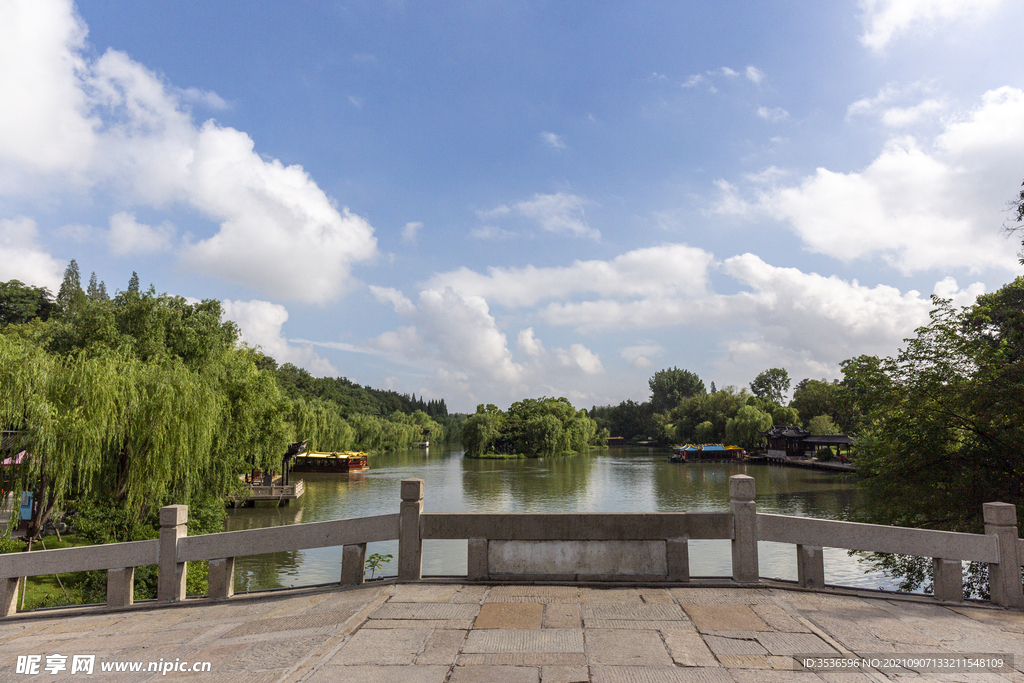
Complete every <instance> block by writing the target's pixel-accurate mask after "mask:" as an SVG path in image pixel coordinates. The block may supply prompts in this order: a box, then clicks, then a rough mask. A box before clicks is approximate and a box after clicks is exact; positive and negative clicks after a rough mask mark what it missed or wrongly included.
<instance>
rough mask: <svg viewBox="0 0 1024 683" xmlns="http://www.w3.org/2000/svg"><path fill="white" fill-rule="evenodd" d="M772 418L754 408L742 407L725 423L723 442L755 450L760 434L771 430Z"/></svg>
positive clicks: (759, 441)
mask: <svg viewBox="0 0 1024 683" xmlns="http://www.w3.org/2000/svg"><path fill="white" fill-rule="evenodd" d="M771 426H772V416H771V415H769V414H768V413H765V412H762V411H760V410H758V409H757V408H755V407H754V406H743V407H742V408H740V409H739V410H738V411H737V412H736V417H732V418H729V419H728V420H727V421H726V423H725V440H726V441H728V442H729V443H730V444H737V445H740V446H743V447H744V448H756V447H757V446H758V445H759V444H760V443H761V441H762V437H761V432H763V431H765V430H768V429H771Z"/></svg>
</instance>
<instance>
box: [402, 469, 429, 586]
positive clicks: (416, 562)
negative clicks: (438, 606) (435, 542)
mask: <svg viewBox="0 0 1024 683" xmlns="http://www.w3.org/2000/svg"><path fill="white" fill-rule="evenodd" d="M421 514H423V480H422V479H403V480H402V507H401V513H400V523H399V531H398V534H399V535H398V580H399V581H419V580H420V578H422V575H423V541H422V539H421V538H420V515H421Z"/></svg>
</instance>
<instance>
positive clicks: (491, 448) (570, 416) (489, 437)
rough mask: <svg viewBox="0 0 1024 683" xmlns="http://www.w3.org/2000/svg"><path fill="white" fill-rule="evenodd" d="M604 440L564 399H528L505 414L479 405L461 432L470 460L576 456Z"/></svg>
mask: <svg viewBox="0 0 1024 683" xmlns="http://www.w3.org/2000/svg"><path fill="white" fill-rule="evenodd" d="M605 437H607V432H605V433H603V434H599V433H598V429H597V423H595V422H594V420H592V419H590V418H589V417H588V416H587V411H585V410H576V409H575V408H573V406H572V404H571V403H569V399H567V398H546V397H545V398H537V399H534V398H528V399H524V400H522V401H518V402H516V403H513V404H512V405H511V407H509V409H508V411H507V412H502V411H501V410H500V409H499V408H498V407H497V406H495V405H486V406H485V405H480V406H477V409H476V413H474V414H473V415H470V416H469V418H468V419H467V420H466V422H465V424H464V426H463V428H462V445H463V446H464V447H465V449H466V454H467V455H469V456H471V457H480V456H482V455H484V454H487V453H495V454H504V455H513V454H522V455H526V456H529V457H545V456H553V455H562V454H565V453H576V452H579V451H582V450H585V449H586V448H588V447H589V446H596V445H601V444H602V443H603V441H602V439H603V438H605Z"/></svg>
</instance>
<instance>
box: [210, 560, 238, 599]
mask: <svg viewBox="0 0 1024 683" xmlns="http://www.w3.org/2000/svg"><path fill="white" fill-rule="evenodd" d="M207 583H208V584H209V589H208V591H207V595H209V597H210V599H211V600H227V599H228V598H230V597H231V596H232V595H234V594H235V558H233V557H221V558H219V559H216V560H210V573H209V577H208V579H207Z"/></svg>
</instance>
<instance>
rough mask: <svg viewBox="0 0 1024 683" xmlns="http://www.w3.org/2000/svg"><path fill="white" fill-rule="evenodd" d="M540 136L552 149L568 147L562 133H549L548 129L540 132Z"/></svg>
mask: <svg viewBox="0 0 1024 683" xmlns="http://www.w3.org/2000/svg"><path fill="white" fill-rule="evenodd" d="M540 138H541V140H543V141H544V143H545V144H546V145H547V146H548V147H551V148H552V149H566V148H567V146H566V144H565V140H563V139H562V137H561V136H560V135H555V134H554V133H548V132H547V131H545V132H543V133H541V134H540Z"/></svg>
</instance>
